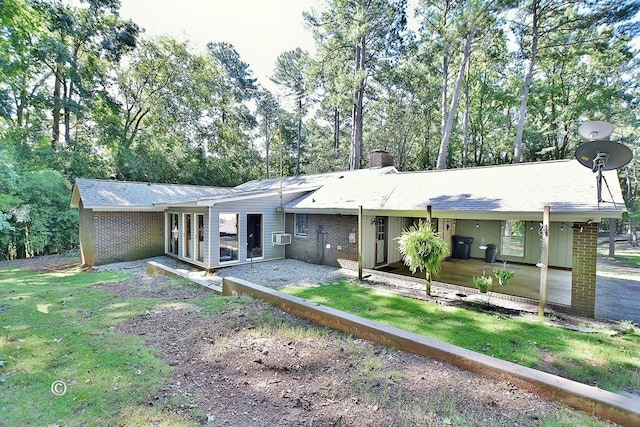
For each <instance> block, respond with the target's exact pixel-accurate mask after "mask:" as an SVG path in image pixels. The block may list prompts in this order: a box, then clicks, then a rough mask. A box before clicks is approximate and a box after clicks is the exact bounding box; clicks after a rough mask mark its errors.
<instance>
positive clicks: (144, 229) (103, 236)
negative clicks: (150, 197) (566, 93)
mask: <svg viewBox="0 0 640 427" xmlns="http://www.w3.org/2000/svg"><path fill="white" fill-rule="evenodd" d="M81 215H82V214H81ZM92 220H93V221H92V225H93V230H91V229H90V228H89V226H87V227H86V228H85V227H83V225H82V221H81V227H80V233H81V236H80V240H81V241H83V236H82V234H83V233H91V232H93V236H94V238H93V240H94V244H93V247H86V248H83V253H85V252H86V254H87V256H84V255H83V260H84V262H85V263H86V264H87V265H101V264H108V263H111V262H120V261H131V260H136V259H143V258H148V257H152V256H158V255H163V254H164V233H165V231H164V213H163V212H93V215H92ZM86 222H87V221H85V223H86ZM84 241H86V242H89V241H90V239H89V238H87V239H84ZM92 260H93V264H91V263H90V262H91V261H92Z"/></svg>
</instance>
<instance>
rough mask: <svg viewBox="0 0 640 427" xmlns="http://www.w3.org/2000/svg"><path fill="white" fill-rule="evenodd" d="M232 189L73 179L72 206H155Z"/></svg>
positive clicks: (100, 207) (218, 193) (102, 207)
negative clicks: (74, 180)
mask: <svg viewBox="0 0 640 427" xmlns="http://www.w3.org/2000/svg"><path fill="white" fill-rule="evenodd" d="M231 192H233V189H230V188H223V187H205V186H197V185H177V184H153V183H146V182H128V181H109V180H99V179H76V182H75V185H74V188H73V194H72V197H71V206H73V207H78V206H79V204H80V201H82V205H83V206H84V207H85V208H88V209H133V208H139V209H153V208H154V207H155V206H156V205H159V204H165V203H173V202H180V201H188V200H194V199H200V198H203V197H216V196H222V195H227V194H229V193H231Z"/></svg>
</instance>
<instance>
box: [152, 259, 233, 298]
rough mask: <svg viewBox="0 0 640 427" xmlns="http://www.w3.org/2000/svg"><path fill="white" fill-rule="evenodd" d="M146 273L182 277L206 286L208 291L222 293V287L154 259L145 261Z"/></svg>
mask: <svg viewBox="0 0 640 427" xmlns="http://www.w3.org/2000/svg"><path fill="white" fill-rule="evenodd" d="M147 274H149V275H156V274H158V275H163V276H171V277H182V278H185V279H187V280H191V281H192V282H194V283H197V284H198V285H200V286H203V287H205V288H207V289H208V290H210V291H213V292H214V293H216V294H221V293H222V288H221V287H220V286H217V285H214V284H212V283H210V282H207V281H206V280H201V279H197V278H195V277H189V275H188V274H186V273H183V272H181V271H180V270H176V269H174V268H171V267H167V266H166V265H163V264H160V263H158V262H155V261H149V262H147Z"/></svg>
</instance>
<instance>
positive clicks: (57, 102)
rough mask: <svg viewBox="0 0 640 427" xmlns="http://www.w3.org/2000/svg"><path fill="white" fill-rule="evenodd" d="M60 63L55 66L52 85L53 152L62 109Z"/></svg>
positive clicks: (56, 142) (57, 137)
mask: <svg viewBox="0 0 640 427" xmlns="http://www.w3.org/2000/svg"><path fill="white" fill-rule="evenodd" d="M62 67H63V64H62V62H60V61H58V62H57V64H56V72H55V76H54V78H55V81H54V83H53V111H52V114H51V115H52V116H53V128H52V135H51V136H52V139H51V148H52V149H53V150H54V151H55V150H56V149H57V146H58V143H59V142H60V110H61V107H62V102H61V98H60V93H61V90H62Z"/></svg>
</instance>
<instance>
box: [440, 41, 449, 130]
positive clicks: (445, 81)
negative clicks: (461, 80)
mask: <svg viewBox="0 0 640 427" xmlns="http://www.w3.org/2000/svg"><path fill="white" fill-rule="evenodd" d="M448 105H449V57H448V56H447V54H446V53H445V54H444V58H442V98H441V99H440V111H441V113H442V114H441V115H442V118H441V120H440V125H441V126H440V129H441V130H442V134H444V128H445V127H446V126H447V108H448Z"/></svg>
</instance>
